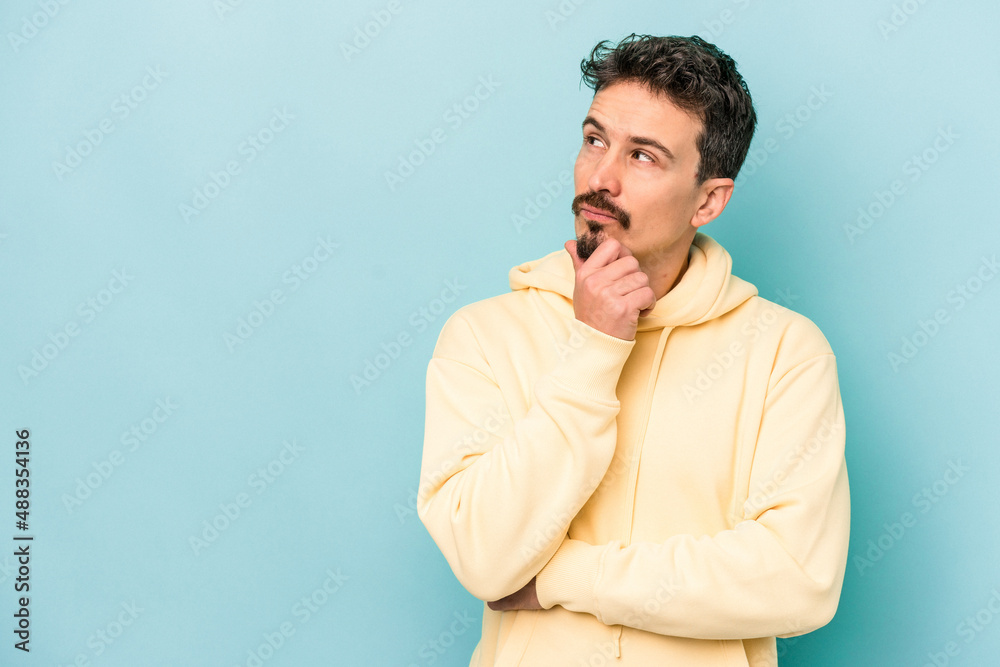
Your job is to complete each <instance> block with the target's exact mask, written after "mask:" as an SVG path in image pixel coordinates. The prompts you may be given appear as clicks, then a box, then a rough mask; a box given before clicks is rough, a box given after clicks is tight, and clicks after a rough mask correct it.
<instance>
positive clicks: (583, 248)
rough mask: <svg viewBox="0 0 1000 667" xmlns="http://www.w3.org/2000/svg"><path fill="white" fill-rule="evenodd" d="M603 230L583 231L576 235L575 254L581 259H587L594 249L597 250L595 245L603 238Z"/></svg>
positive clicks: (599, 243)
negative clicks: (595, 231) (596, 231)
mask: <svg viewBox="0 0 1000 667" xmlns="http://www.w3.org/2000/svg"><path fill="white" fill-rule="evenodd" d="M605 238H606V237H605V234H604V232H599V233H597V234H595V233H594V232H589V231H588V232H585V233H583V234H581V235H579V236H577V237H576V254H577V256H578V257H579V258H580V259H582V260H583V261H587V260H588V259H589V258H590V256H591V255H593V254H594V251H595V250H597V246H599V245H601V242H602V241H603V240H604V239H605Z"/></svg>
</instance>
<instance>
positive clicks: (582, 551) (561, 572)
mask: <svg viewBox="0 0 1000 667" xmlns="http://www.w3.org/2000/svg"><path fill="white" fill-rule="evenodd" d="M612 546H613V545H611V544H608V545H599V546H595V545H593V544H589V543H587V542H583V541H581V540H573V539H570V538H566V539H564V540H563V541H562V544H561V545H559V548H558V549H556V553H555V554H554V555H553V556H552V558H551V559H550V560H549V562H548V563H547V564H546V565H545V567H543V568H542V569H541V571H540V572H539V573H538V574H537V575H536V576H535V595H536V596H537V597H538V603H539V604H540V605H541V606H542V608H543V609H551V608H552V607H554V606H555V605H561V606H562V607H564V608H565V609H568V610H569V611H578V612H586V613H590V614H593V615H594V616H597V618H598V620H600V618H601V617H600V615H599V614H598V609H597V594H596V588H597V578H598V576H599V575H600V570H601V563H602V562H603V560H604V554H605V552H607V550H608V549H609V548H611V547H612Z"/></svg>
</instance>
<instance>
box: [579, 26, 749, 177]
mask: <svg viewBox="0 0 1000 667" xmlns="http://www.w3.org/2000/svg"><path fill="white" fill-rule="evenodd" d="M580 69H581V71H582V72H583V80H584V81H585V82H586V83H587V85H588V86H589V87H591V88H593V89H594V94H595V95H596V94H597V92H598V91H599V90H601V89H602V88H604V87H606V86H609V85H611V84H613V83H618V82H622V81H634V82H637V83H640V84H642V85H644V86H645V87H646V88H647V89H648V90H649V91H650V92H652V93H654V94H660V95H665V96H666V97H667V99H669V100H670V101H671V102H673V103H674V104H675V105H676V106H677V107H679V108H680V109H683V110H684V111H686V112H688V113H690V114H692V115H694V116H696V117H697V118H699V119H701V122H702V126H703V129H702V132H701V134H700V135H699V136H698V140H697V144H696V145H697V147H698V153H699V155H700V157H701V159H700V161H699V164H698V176H697V179H698V183H699V184H701V183H704V182H705V181H706V180H707V179H709V178H732V179H735V178H736V175H737V174H738V173H739V171H740V167H741V166H743V160H744V159H746V156H747V151H748V150H750V141H751V139H753V133H754V128H755V127H756V126H757V114H756V112H755V111H754V108H753V100H752V99H751V98H750V90H749V89H748V88H747V84H746V83H745V82H744V81H743V77H742V76H740V73H739V72H737V71H736V62H735V61H734V60H733V59H732V58H731V57H729V56H727V55H726V54H725V53H723V52H722V51H720V50H719V48H718V47H717V46H715V45H714V44H710V43H708V42H706V41H705V40H703V39H702V38H701V37H698V36H697V35H695V36H692V37H678V36H676V35H672V36H669V37H655V36H653V35H636V34H635V33H632V34H631V35H629V36H628V37H626V38H625V39H623V40H622V41H620V42H619V43H618V45H617V46H616V45H613V44H612V43H611V42H610V41H608V40H604V41H601V42H599V43H598V44H597V46H595V47H594V49H593V50H592V51H591V52H590V58H589V59H586V60H583V61H581V62H580Z"/></svg>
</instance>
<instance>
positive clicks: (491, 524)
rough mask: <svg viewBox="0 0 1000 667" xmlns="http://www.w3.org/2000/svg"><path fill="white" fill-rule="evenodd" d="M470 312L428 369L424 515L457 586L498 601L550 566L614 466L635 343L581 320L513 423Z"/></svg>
mask: <svg viewBox="0 0 1000 667" xmlns="http://www.w3.org/2000/svg"><path fill="white" fill-rule="evenodd" d="M461 314H462V311H459V312H458V313H456V314H455V315H453V316H452V317H451V318H450V319H449V320H448V321H447V322H446V323H445V326H444V328H443V330H442V332H441V335H440V338H439V339H438V344H437V346H436V347H435V350H434V355H433V357H432V359H431V361H430V364H429V366H428V369H427V408H426V423H425V432H424V451H423V459H422V463H421V471H420V479H421V482H420V488H419V491H418V494H417V514H418V516H419V517H420V519H421V521H422V522H423V524H424V526H426V528H427V530H428V532H429V533H430V535H431V537H432V538H433V539H434V541H435V543H436V544H437V545H438V547H439V548H440V549H441V552H442V553H443V554H444V557H445V559H446V560H447V561H448V564H449V565H450V566H451V568H452V570H453V571H454V573H455V576H456V577H457V578H458V580H459V582H461V584H462V585H463V586H464V587H465V588H466V589H467V590H468V591H469V592H470V593H472V595H474V596H476V597H477V598H480V599H482V600H498V599H500V598H502V597H504V596H506V595H509V594H511V593H513V592H515V591H517V590H519V589H520V588H522V587H523V586H524V585H525V584H526V583H527V582H528V581H529V580H530V579H531V578H532V577H533V576H535V574H536V573H537V572H538V571H539V570H540V569H541V568H542V566H543V565H544V564H545V563H546V562H548V560H549V559H550V558H551V557H552V554H553V553H554V552H555V550H556V549H557V548H558V547H559V545H560V543H561V542H562V539H563V537H564V536H565V535H566V531H567V528H568V526H569V524H570V521H571V520H572V519H573V517H574V516H576V514H577V512H579V510H580V508H581V507H583V505H584V503H585V502H586V501H587V499H588V498H589V497H590V495H591V493H592V492H593V490H594V489H595V488H596V487H597V485H598V484H599V482H600V480H601V478H602V477H603V476H604V473H605V472H606V471H607V469H608V466H609V465H610V463H611V459H612V456H613V455H614V451H615V442H616V440H617V425H616V417H617V415H618V411H619V405H620V404H619V402H618V399H617V396H616V388H617V383H618V378H619V375H620V374H621V370H622V367H623V366H624V364H625V361H626V360H627V359H628V356H629V353H630V352H631V350H632V347H633V346H634V344H635V343H634V341H626V340H621V339H619V338H615V337H613V336H609V335H607V334H604V333H602V332H600V331H598V330H596V329H593V328H591V327H589V326H587V325H585V324H583V323H581V322H576V321H574V324H575V329H576V331H575V332H574V333H573V335H572V336H570V337H569V338H568V340H567V341H565V344H564V345H563V346H562V347H561V349H562V350H563V352H562V353H561V357H562V359H561V361H559V362H558V363H557V364H556V366H555V367H554V368H553V370H552V371H551V372H550V373H548V374H545V375H542V376H540V377H539V378H538V380H537V381H536V382H535V384H534V387H533V391H532V396H531V400H530V404H529V406H528V409H527V411H526V413H524V414H523V415H518V416H517V418H516V419H515V418H514V416H513V415H512V414H511V412H510V410H509V409H508V405H507V403H506V402H505V400H504V396H503V392H502V391H501V388H500V387H499V386H498V384H497V380H496V379H495V377H494V376H493V373H492V370H491V368H490V363H489V361H490V360H489V359H487V358H486V357H485V355H484V353H483V351H482V349H481V347H480V346H479V343H478V342H477V340H476V336H475V331H474V330H473V328H472V327H471V326H470V324H469V323H468V321H466V319H464V318H463V317H462V316H461Z"/></svg>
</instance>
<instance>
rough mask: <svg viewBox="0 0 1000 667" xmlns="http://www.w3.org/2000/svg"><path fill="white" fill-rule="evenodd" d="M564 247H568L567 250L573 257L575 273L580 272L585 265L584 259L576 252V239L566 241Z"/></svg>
mask: <svg viewBox="0 0 1000 667" xmlns="http://www.w3.org/2000/svg"><path fill="white" fill-rule="evenodd" d="M563 247H564V248H566V252H568V253H569V256H570V257H572V258H573V271H574V272H575V273H579V272H580V267H581V266H583V260H582V259H580V256H579V255H577V254H576V241H575V240H574V241H566V243H565V244H564V245H563Z"/></svg>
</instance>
